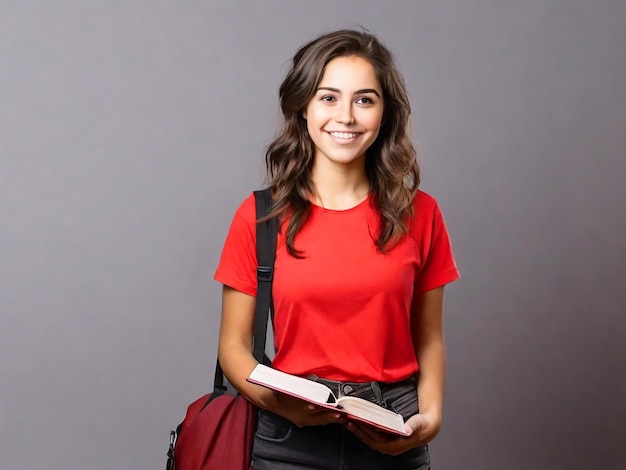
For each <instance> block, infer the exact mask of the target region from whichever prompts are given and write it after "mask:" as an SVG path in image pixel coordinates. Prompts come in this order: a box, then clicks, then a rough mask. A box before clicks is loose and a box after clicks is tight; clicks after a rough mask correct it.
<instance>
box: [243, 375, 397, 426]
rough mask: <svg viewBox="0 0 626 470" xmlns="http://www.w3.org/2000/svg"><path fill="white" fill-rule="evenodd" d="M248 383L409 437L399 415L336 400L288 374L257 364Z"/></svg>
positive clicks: (323, 388)
mask: <svg viewBox="0 0 626 470" xmlns="http://www.w3.org/2000/svg"><path fill="white" fill-rule="evenodd" d="M248 382H252V383H255V384H257V385H262V386H263V387H267V388H270V389H272V390H276V391H278V392H282V393H286V394H287V395H291V396H294V397H296V398H300V399H301V400H304V401H308V402H309V403H314V404H316V405H319V406H323V407H324V408H328V409H331V410H336V411H339V412H343V413H346V414H347V415H348V417H349V418H351V419H354V420H356V421H362V422H364V423H367V424H369V425H371V426H375V427H377V428H379V429H382V430H383V431H387V432H390V433H393V434H399V435H401V436H407V435H408V433H407V432H406V429H405V427H404V419H403V418H402V416H401V415H399V414H398V413H394V412H393V411H390V410H387V409H385V408H383V407H381V406H379V405H377V404H376V403H372V402H370V401H367V400H364V399H362V398H358V397H351V396H342V397H339V398H337V397H336V396H335V395H334V394H333V392H332V390H331V389H330V388H328V387H327V386H326V385H324V384H321V383H319V382H314V381H312V380H308V379H304V378H302V377H298V376H295V375H291V374H287V373H285V372H281V371H279V370H276V369H272V368H271V367H267V366H265V365H263V364H258V365H257V366H256V367H255V368H254V370H253V371H252V372H251V373H250V376H249V377H248Z"/></svg>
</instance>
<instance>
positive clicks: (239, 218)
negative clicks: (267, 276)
mask: <svg viewBox="0 0 626 470" xmlns="http://www.w3.org/2000/svg"><path fill="white" fill-rule="evenodd" d="M256 270H257V259H256V208H255V200H254V194H252V195H250V196H249V197H248V198H247V199H246V200H245V201H244V202H243V203H242V204H241V205H240V206H239V208H238V209H237V211H236V212H235V215H234V217H233V220H232V222H231V225H230V229H229V231H228V235H227V236H226V241H225V242H224V248H223V250H222V255H221V257H220V261H219V264H218V266H217V270H216V271H215V275H214V277H213V278H214V279H215V280H216V281H218V282H221V283H222V284H224V285H227V286H229V287H232V288H233V289H235V290H238V291H241V292H244V293H246V294H249V295H252V296H256V293H257V277H256Z"/></svg>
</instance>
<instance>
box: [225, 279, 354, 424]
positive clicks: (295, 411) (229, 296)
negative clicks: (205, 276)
mask: <svg viewBox="0 0 626 470" xmlns="http://www.w3.org/2000/svg"><path fill="white" fill-rule="evenodd" d="M255 307H256V297H253V296H251V295H248V294H245V293H243V292H240V291H238V290H235V289H233V288H231V287H228V286H224V290H223V293H222V320H221V324H220V335H219V345H218V357H219V361H220V365H221V366H222V369H223V371H224V375H225V376H226V378H227V379H228V381H229V382H230V383H231V384H232V385H233V386H234V387H235V388H236V389H237V390H238V391H239V392H240V393H241V394H243V395H244V396H246V397H247V398H248V399H249V400H250V401H251V402H252V403H254V404H255V405H256V406H258V407H259V408H263V409H265V410H268V411H271V412H273V413H276V414H278V415H281V416H283V417H284V418H287V419H288V420H290V421H291V422H293V423H294V424H296V425H297V426H299V427H302V426H313V425H321V424H328V423H343V422H345V419H344V417H343V415H341V414H340V413H337V412H335V411H332V410H328V409H326V408H322V407H319V406H315V405H311V404H310V403H307V402H305V401H303V400H299V399H297V398H294V397H291V396H289V395H285V394H282V393H276V392H274V391H272V390H270V389H268V388H265V387H261V386H259V385H255V384H252V383H250V382H248V381H247V380H246V378H247V377H248V376H249V375H250V372H252V369H254V367H255V366H256V365H257V364H258V363H257V361H256V359H255V358H254V356H253V355H252V331H253V329H254V314H255Z"/></svg>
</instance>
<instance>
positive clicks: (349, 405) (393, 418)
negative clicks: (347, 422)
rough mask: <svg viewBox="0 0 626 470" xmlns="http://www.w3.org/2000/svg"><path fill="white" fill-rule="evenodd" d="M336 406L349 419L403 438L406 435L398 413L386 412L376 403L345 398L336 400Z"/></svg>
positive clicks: (355, 398) (356, 398) (402, 421)
mask: <svg viewBox="0 0 626 470" xmlns="http://www.w3.org/2000/svg"><path fill="white" fill-rule="evenodd" d="M338 406H339V407H340V408H341V409H343V410H344V411H345V412H347V413H348V415H349V416H350V417H353V418H356V419H358V420H359V421H364V422H365V423H367V424H370V425H373V426H375V427H378V428H383V430H385V431H389V432H393V433H395V434H400V435H403V436H406V435H408V434H407V432H406V427H405V426H404V419H403V418H402V416H401V415H399V414H398V413H395V412H393V411H391V410H387V409H385V408H383V407H381V406H379V405H377V404H376V403H372V402H370V401H367V400H364V399H362V398H358V397H351V396H345V397H341V398H340V399H339V400H338Z"/></svg>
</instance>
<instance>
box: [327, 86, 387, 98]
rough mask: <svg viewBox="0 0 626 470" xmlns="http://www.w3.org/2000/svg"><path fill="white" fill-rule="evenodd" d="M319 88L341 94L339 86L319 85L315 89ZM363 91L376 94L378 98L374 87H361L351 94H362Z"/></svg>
mask: <svg viewBox="0 0 626 470" xmlns="http://www.w3.org/2000/svg"><path fill="white" fill-rule="evenodd" d="M320 90H328V91H333V92H335V93H339V94H341V90H340V89H339V88H333V87H329V86H321V87H319V88H318V89H317V91H320ZM364 93H373V94H374V95H376V96H378V97H379V98H380V94H379V93H378V91H376V90H375V89H374V88H362V89H361V90H356V91H355V92H354V93H353V94H354V95H362V94H364Z"/></svg>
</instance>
